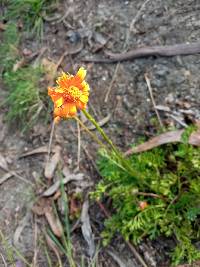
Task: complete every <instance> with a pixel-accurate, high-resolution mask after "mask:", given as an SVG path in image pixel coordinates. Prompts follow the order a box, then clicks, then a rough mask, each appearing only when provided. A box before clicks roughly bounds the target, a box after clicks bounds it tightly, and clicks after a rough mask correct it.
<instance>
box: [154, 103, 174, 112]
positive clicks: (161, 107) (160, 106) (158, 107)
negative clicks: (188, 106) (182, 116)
mask: <svg viewBox="0 0 200 267" xmlns="http://www.w3.org/2000/svg"><path fill="white" fill-rule="evenodd" d="M155 108H156V109H157V110H160V111H166V112H170V111H171V109H170V108H169V107H168V106H163V105H156V106H155Z"/></svg>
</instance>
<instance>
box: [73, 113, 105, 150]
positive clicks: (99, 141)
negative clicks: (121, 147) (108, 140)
mask: <svg viewBox="0 0 200 267" xmlns="http://www.w3.org/2000/svg"><path fill="white" fill-rule="evenodd" d="M74 118H75V120H76V121H77V122H78V123H79V124H80V125H81V126H82V127H83V129H84V130H86V132H87V133H89V135H90V136H91V137H92V138H93V139H94V140H95V141H96V142H97V143H98V144H99V145H100V146H101V147H103V148H105V145H104V144H103V143H102V142H101V140H99V139H98V137H97V136H96V135H95V134H93V133H92V132H91V131H90V130H89V129H88V128H87V126H86V125H85V124H84V123H83V122H82V121H81V120H80V119H79V118H78V117H74Z"/></svg>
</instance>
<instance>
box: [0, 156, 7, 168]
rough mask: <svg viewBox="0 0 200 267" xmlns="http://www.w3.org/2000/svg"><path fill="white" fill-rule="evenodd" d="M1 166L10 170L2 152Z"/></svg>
mask: <svg viewBox="0 0 200 267" xmlns="http://www.w3.org/2000/svg"><path fill="white" fill-rule="evenodd" d="M0 168H2V169H3V170H8V164H7V161H6V159H5V158H4V156H3V155H2V154H0Z"/></svg>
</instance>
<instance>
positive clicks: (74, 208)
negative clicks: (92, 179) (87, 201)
mask: <svg viewBox="0 0 200 267" xmlns="http://www.w3.org/2000/svg"><path fill="white" fill-rule="evenodd" d="M80 210H81V202H80V199H78V198H77V197H76V195H75V194H73V195H72V196H70V198H69V214H70V218H77V216H78V215H79V214H80Z"/></svg>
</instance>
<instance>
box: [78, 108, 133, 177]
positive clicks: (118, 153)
mask: <svg viewBox="0 0 200 267" xmlns="http://www.w3.org/2000/svg"><path fill="white" fill-rule="evenodd" d="M82 112H83V114H84V115H85V117H86V118H87V119H88V120H89V121H90V122H91V123H92V124H93V125H94V126H95V127H96V129H97V131H98V132H99V133H100V134H101V136H102V137H103V139H104V140H105V141H106V142H107V143H108V144H109V145H110V146H111V148H112V150H113V151H114V153H115V155H116V156H117V158H118V159H119V160H120V161H121V162H122V163H123V165H124V167H126V169H127V171H129V173H130V174H131V175H133V176H135V177H138V174H137V172H135V171H134V170H133V169H132V166H130V165H129V163H128V162H127V160H126V159H125V158H124V157H123V155H122V154H121V152H120V151H119V150H118V149H117V148H116V147H115V145H114V144H113V142H112V141H111V139H110V138H109V137H108V136H107V134H106V133H105V132H104V130H103V129H102V128H101V127H100V126H99V125H98V123H97V122H96V120H95V119H94V118H93V117H92V116H91V115H90V114H89V113H88V112H87V111H86V110H85V109H83V110H82Z"/></svg>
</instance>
